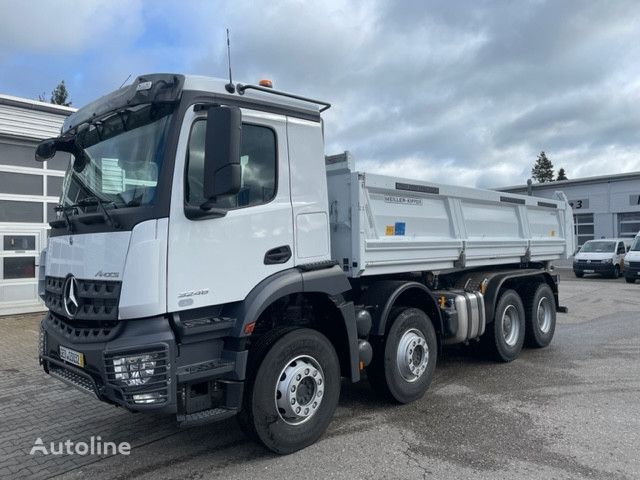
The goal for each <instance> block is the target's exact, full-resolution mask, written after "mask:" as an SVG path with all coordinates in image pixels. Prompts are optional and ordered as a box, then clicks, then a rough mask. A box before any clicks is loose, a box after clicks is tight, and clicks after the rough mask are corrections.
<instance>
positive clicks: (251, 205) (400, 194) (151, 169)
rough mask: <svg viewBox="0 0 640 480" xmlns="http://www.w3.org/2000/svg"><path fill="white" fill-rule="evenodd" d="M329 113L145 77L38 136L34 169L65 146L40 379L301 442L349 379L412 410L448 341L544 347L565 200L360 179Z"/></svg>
mask: <svg viewBox="0 0 640 480" xmlns="http://www.w3.org/2000/svg"><path fill="white" fill-rule="evenodd" d="M329 106H330V105H329V104H327V103H325V102H320V101H317V100H313V99H310V98H305V97H301V96H298V95H292V94H289V93H285V92H281V91H277V90H274V89H272V88H270V86H269V85H266V84H261V85H242V84H232V83H231V82H225V81H224V80H218V79H213V78H205V77H196V76H182V75H174V74H152V75H144V76H141V77H139V78H137V79H136V80H135V82H134V83H133V84H132V85H130V86H126V87H124V88H121V89H120V90H118V91H116V92H113V93H111V94H109V95H107V96H105V97H102V98H100V99H99V100H96V101H95V102H93V103H90V104H89V105H87V106H85V107H84V108H81V109H80V110H78V111H77V112H76V113H74V114H73V115H71V116H70V117H69V118H68V119H67V121H66V122H65V124H64V127H63V130H62V132H61V134H60V136H59V137H57V138H53V139H49V140H45V141H43V142H42V143H41V144H40V145H39V146H38V148H37V151H36V159H37V160H40V161H43V160H46V159H47V158H51V157H52V156H53V155H54V154H56V152H68V153H69V154H70V165H69V168H68V171H67V173H66V177H65V179H64V186H63V193H62V196H61V199H60V205H59V206H58V207H57V211H58V218H57V219H56V220H55V221H53V222H51V232H50V238H49V241H48V246H47V249H46V250H45V251H43V253H42V255H41V259H40V264H39V265H40V266H39V281H40V294H41V296H42V298H43V300H44V301H45V303H46V305H47V308H48V312H47V314H46V316H45V317H44V319H43V321H42V327H41V331H40V344H39V350H40V351H39V358H40V363H41V365H42V367H43V368H44V370H45V372H47V373H48V374H50V375H52V376H54V377H57V378H58V379H60V380H62V381H64V382H67V383H70V384H72V385H74V386H76V387H77V388H79V389H80V390H83V391H85V392H89V393H91V394H92V395H95V396H97V398H99V399H100V400H103V401H105V402H108V403H111V404H115V405H118V406H122V407H124V408H127V409H129V410H131V411H137V412H165V413H172V414H175V415H176V416H177V420H178V421H179V422H180V423H181V424H182V425H194V424H200V423H206V422H211V421H215V420H220V419H224V418H227V417H229V416H232V415H237V416H238V419H239V423H240V425H241V426H242V428H243V429H244V430H245V431H246V432H247V433H248V434H249V435H250V436H251V437H252V438H255V439H256V440H258V441H260V442H262V443H263V444H264V445H265V446H266V447H267V448H269V449H271V450H273V451H275V452H278V453H289V452H292V451H295V450H298V449H300V448H303V447H305V446H307V445H310V444H311V443H313V442H314V441H316V440H317V439H318V438H319V437H320V436H321V435H322V433H323V432H324V431H325V429H326V428H327V426H328V425H329V422H330V421H331V418H332V416H333V413H334V411H335V409H336V406H337V404H338V398H339V393H340V383H341V379H343V378H345V379H347V380H348V381H351V382H357V381H359V380H361V379H363V378H366V379H368V381H369V382H370V384H371V386H372V387H373V390H375V391H376V392H378V393H379V394H381V395H383V396H384V397H386V398H388V399H390V400H391V401H393V402H399V403H408V402H412V401H414V400H417V399H419V398H421V397H422V396H423V394H424V393H425V391H426V390H427V388H428V387H429V384H430V383H431V380H432V378H433V375H434V369H435V367H436V362H437V359H438V355H439V353H440V351H441V349H442V347H443V345H446V344H456V343H472V342H474V343H475V342H480V343H481V344H482V345H483V347H484V349H485V350H486V352H487V354H489V355H491V356H492V357H493V358H495V359H496V360H497V361H502V362H510V361H512V360H514V359H516V358H517V357H518V355H519V354H520V351H521V349H522V348H523V345H527V346H530V347H534V348H535V347H545V346H546V345H548V344H549V342H550V341H551V339H552V337H553V334H554V329H555V320H556V312H557V311H560V310H561V307H559V306H558V279H557V276H556V275H555V274H554V272H553V267H552V262H553V261H554V260H557V259H560V258H567V257H568V256H569V255H570V254H571V253H572V252H573V251H574V241H573V223H572V222H573V220H572V214H571V208H570V206H569V204H568V203H567V200H566V198H565V197H564V196H563V195H562V194H558V196H557V199H555V200H549V199H541V198H534V197H529V196H520V195H513V194H506V193H499V192H495V191H489V190H480V189H475V188H463V187H456V186H448V185H440V184H434V183H430V182H424V181H419V180H416V179H412V178H410V177H411V175H412V172H407V177H408V178H394V177H388V176H381V175H372V174H368V173H365V172H359V171H357V170H356V169H355V168H354V165H353V161H352V159H351V156H350V155H349V154H348V153H344V154H340V155H334V156H327V157H325V153H324V135H323V123H322V118H321V113H322V112H323V111H324V110H326V109H327V108H328V107H329ZM505 388H506V386H505ZM87 408H94V407H87Z"/></svg>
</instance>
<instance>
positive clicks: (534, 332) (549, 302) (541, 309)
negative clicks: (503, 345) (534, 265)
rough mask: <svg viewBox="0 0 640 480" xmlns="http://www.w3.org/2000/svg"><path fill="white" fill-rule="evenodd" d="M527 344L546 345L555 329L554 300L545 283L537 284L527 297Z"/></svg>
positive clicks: (533, 345) (538, 346) (534, 345)
mask: <svg viewBox="0 0 640 480" xmlns="http://www.w3.org/2000/svg"><path fill="white" fill-rule="evenodd" d="M525 315H526V335H525V342H526V344H527V346H529V347H534V348H542V347H546V346H547V345H549V343H551V339H552V338H553V334H554V333H555V330H556V300H555V297H554V295H553V292H552V291H551V288H550V287H549V285H547V284H546V283H541V284H539V285H538V286H537V287H536V289H535V290H534V291H533V292H532V294H531V295H530V296H529V297H528V300H527V305H526V308H525Z"/></svg>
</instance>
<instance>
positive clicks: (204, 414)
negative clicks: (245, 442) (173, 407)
mask: <svg viewBox="0 0 640 480" xmlns="http://www.w3.org/2000/svg"><path fill="white" fill-rule="evenodd" d="M236 413H238V409H237V408H224V407H219V408H211V409H209V410H203V411H201V412H196V413H185V414H179V415H176V420H177V421H178V426H179V427H195V426H198V425H206V424H207V423H213V422H219V421H221V420H225V419H227V418H229V417H233V416H234V415H235V414H236Z"/></svg>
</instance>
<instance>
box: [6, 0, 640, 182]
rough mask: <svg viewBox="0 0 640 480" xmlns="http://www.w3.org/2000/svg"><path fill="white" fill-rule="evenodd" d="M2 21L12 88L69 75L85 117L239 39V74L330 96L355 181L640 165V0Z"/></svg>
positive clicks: (210, 58) (225, 8)
mask: <svg viewBox="0 0 640 480" xmlns="http://www.w3.org/2000/svg"><path fill="white" fill-rule="evenodd" d="M0 10H1V12H2V15H0V91H2V92H3V93H9V94H15V95H24V96H30V97H33V96H34V95H35V94H37V93H39V92H40V91H42V90H43V89H46V90H47V91H49V90H50V89H51V88H53V86H54V85H55V84H56V83H57V81H59V80H60V79H61V78H65V79H68V83H69V84H70V85H69V87H70V91H71V94H72V98H73V99H74V103H75V104H76V105H80V104H82V103H85V102H87V101H89V100H90V99H92V98H94V97H96V96H98V95H101V94H104V93H106V92H108V91H110V90H112V89H114V88H117V87H118V86H119V85H120V83H122V81H123V80H124V79H125V78H126V77H127V75H129V74H132V75H133V76H134V77H135V75H137V74H141V73H147V72H150V71H180V72H185V73H197V74H206V75H215V76H222V77H225V76H226V74H227V60H226V44H225V34H224V32H225V28H227V27H228V28H230V29H231V43H232V64H233V71H234V79H235V80H238V81H243V82H255V81H257V80H258V79H259V78H265V77H266V78H271V79H272V80H273V81H274V83H275V86H276V88H281V89H284V90H290V91H293V92H296V93H299V94H303V95H308V96H311V97H316V98H322V99H324V100H327V101H330V102H331V103H332V104H333V107H332V108H331V109H330V110H329V111H327V112H326V113H325V115H324V117H325V121H326V123H325V127H326V128H325V130H326V136H325V138H326V139H327V153H335V152H337V151H340V150H346V149H348V150H350V151H351V152H352V153H353V155H354V157H355V158H356V163H357V166H358V168H362V169H367V170H370V171H375V172H380V173H388V174H394V175H405V176H407V175H409V176H415V177H417V178H424V179H429V180H435V181H443V182H449V183H458V184H465V185H478V186H499V185H507V184H509V185H511V184H516V183H524V182H525V181H526V179H527V178H528V176H529V174H530V169H531V166H532V164H533V162H534V161H535V158H536V156H537V154H538V153H539V152H540V150H545V151H546V152H547V154H548V156H549V158H550V159H551V160H552V161H553V162H554V164H555V165H556V167H557V168H559V167H560V166H562V167H564V168H565V169H566V171H567V174H568V175H569V176H570V177H571V178H575V177H577V176H584V175H597V174H607V173H618V172H622V171H631V170H640V140H638V139H639V138H640V137H639V136H638V134H637V132H638V131H639V127H640V110H638V108H637V105H638V100H640V82H639V81H638V79H640V64H639V63H638V62H637V58H640V42H638V41H637V38H638V37H639V36H640V4H638V3H637V2H634V1H632V0H629V1H624V0H619V1H618V0H612V1H609V2H592V3H585V2H581V1H571V0H568V1H564V2H556V1H544V0H532V1H527V2H517V3H511V2H477V1H474V0H461V1H460V2H457V3H456V5H455V8H454V7H452V5H451V3H450V2H448V1H436V0H434V1H428V2H424V1H410V0H407V1H403V2H393V1H391V0H376V1H371V2H350V1H347V0H331V1H325V2H303V1H301V0H289V1H283V2H266V3H265V4H264V5H260V7H259V8H257V7H256V4H255V2H250V1H246V0H236V1H233V2H205V1H185V2H169V1H155V2H144V3H142V2H138V1H128V2H126V3H125V2H117V1H116V2H113V1H109V2H100V3H97V2H72V1H70V0H67V1H66V2H57V3H56V4H44V3H43V4H42V5H40V4H36V3H31V2H11V3H9V2H6V1H5V2H3V1H2V0H0ZM63 11H69V12H73V15H68V16H63V15H61V12H63ZM5 13H7V14H6V15H5ZM62 17H64V18H62ZM54 18H55V19H56V20H55V21H52V20H51V19H54ZM58 18H60V21H58V20H57V19H58ZM25 19H28V20H29V22H30V25H32V26H33V27H32V28H29V30H28V31H26V30H24V29H23V30H20V28H24V24H25ZM612 167H613V171H612Z"/></svg>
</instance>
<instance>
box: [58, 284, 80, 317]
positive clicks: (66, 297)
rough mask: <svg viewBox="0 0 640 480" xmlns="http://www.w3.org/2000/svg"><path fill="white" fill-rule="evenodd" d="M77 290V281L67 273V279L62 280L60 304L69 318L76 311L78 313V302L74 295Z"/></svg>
mask: <svg viewBox="0 0 640 480" xmlns="http://www.w3.org/2000/svg"><path fill="white" fill-rule="evenodd" d="M77 292H78V281H77V280H76V278H75V277H74V276H73V275H69V276H68V277H67V280H66V281H65V282H64V287H63V288H62V302H63V303H62V306H63V308H64V311H65V313H66V314H67V315H68V316H69V318H73V317H74V316H75V315H76V313H78V307H79V306H80V304H79V303H78V297H77V296H76V295H77Z"/></svg>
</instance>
